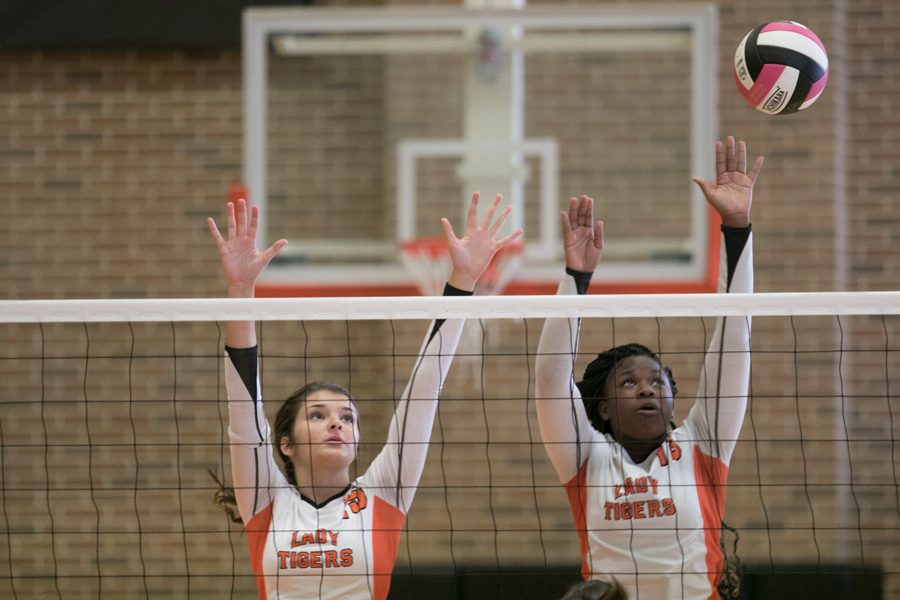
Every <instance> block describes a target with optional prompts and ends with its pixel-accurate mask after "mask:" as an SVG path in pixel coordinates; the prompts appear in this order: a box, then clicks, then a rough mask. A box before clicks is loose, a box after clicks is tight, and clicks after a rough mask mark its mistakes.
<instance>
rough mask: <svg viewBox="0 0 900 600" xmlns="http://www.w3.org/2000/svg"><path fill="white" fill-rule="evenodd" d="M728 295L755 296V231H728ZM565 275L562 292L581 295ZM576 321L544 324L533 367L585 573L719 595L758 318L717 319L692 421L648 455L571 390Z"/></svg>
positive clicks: (653, 593)
mask: <svg viewBox="0 0 900 600" xmlns="http://www.w3.org/2000/svg"><path fill="white" fill-rule="evenodd" d="M723 235H724V243H723V248H724V250H725V251H724V252H722V257H721V265H720V270H719V275H720V277H719V291H720V292H735V293H737V292H752V291H753V248H752V234H751V233H750V230H749V228H747V229H731V228H724V227H723ZM576 291H577V289H576V281H575V278H574V277H572V276H567V277H566V278H565V279H564V280H563V281H562V283H561V284H560V288H559V293H561V294H572V293H576ZM578 325H579V324H578V321H577V319H548V320H547V322H546V323H545V325H544V330H543V332H542V334H541V341H540V344H539V348H538V360H537V369H536V377H537V380H536V398H537V410H538V420H539V423H540V427H541V434H542V437H543V439H544V444H545V447H546V450H547V453H548V455H549V457H550V460H551V462H552V463H553V466H554V467H555V469H556V472H557V474H558V475H559V478H560V481H561V482H562V483H563V484H564V487H565V489H566V493H567V495H568V499H569V503H570V506H571V509H572V514H573V517H574V520H575V528H576V530H577V531H578V534H579V537H580V542H581V552H582V557H583V560H582V575H583V576H584V578H585V579H609V578H610V577H612V576H614V577H616V578H617V579H618V580H619V581H620V582H621V583H622V585H623V586H624V587H625V588H626V589H627V590H628V593H629V598H632V599H634V600H637V599H656V598H667V599H675V598H681V599H688V598H689V599H692V600H693V599H700V598H718V597H719V595H718V592H717V591H716V584H717V583H718V580H719V577H720V573H721V572H722V565H723V557H722V553H721V550H720V547H719V536H720V528H721V523H722V515H723V512H724V508H725V488H724V486H725V481H726V478H727V476H728V465H729V462H730V460H731V455H732V451H733V450H734V446H735V444H736V441H737V437H738V435H739V433H740V429H741V424H742V423H743V419H744V412H745V409H746V405H747V394H748V389H749V376H750V321H749V319H747V318H743V317H741V318H720V319H718V322H717V325H716V329H715V332H714V334H713V337H712V340H711V343H710V345H709V349H708V351H707V354H706V358H705V361H704V366H703V370H702V372H701V375H700V385H699V389H698V391H697V395H696V398H697V399H696V402H695V403H694V405H693V406H692V407H691V410H690V412H689V414H688V416H687V418H686V419H685V420H684V423H683V424H682V425H681V426H680V427H678V428H676V429H675V430H673V431H672V432H670V434H669V435H668V437H667V438H666V439H665V441H664V442H663V443H662V445H661V446H660V447H659V448H658V449H657V450H656V451H655V452H653V453H652V454H651V455H650V456H648V457H647V458H646V459H645V460H644V461H643V462H641V463H635V462H634V461H633V460H632V459H631V457H630V456H629V454H628V453H627V452H626V451H625V449H624V448H623V447H622V446H621V445H620V444H619V443H618V442H616V441H615V440H614V439H613V437H612V436H611V435H608V434H601V433H600V432H598V431H597V430H595V429H594V428H593V427H592V426H591V424H590V421H589V419H588V417H587V414H586V412H585V409H584V405H583V403H582V400H581V395H580V393H579V391H578V388H577V387H576V386H575V381H574V378H573V370H574V363H575V356H576V352H577V347H578V338H577V336H578Z"/></svg>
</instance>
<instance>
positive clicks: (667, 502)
mask: <svg viewBox="0 0 900 600" xmlns="http://www.w3.org/2000/svg"><path fill="white" fill-rule="evenodd" d="M662 508H663V514H664V515H666V516H667V517H671V516H672V515H674V514H675V513H676V512H677V511H676V510H675V501H674V500H672V499H671V498H663V500H662Z"/></svg>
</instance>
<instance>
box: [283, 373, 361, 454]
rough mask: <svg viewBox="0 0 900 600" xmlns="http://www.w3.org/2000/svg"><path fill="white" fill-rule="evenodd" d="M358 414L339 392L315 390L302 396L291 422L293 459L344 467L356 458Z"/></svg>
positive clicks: (351, 403)
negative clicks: (292, 424) (292, 422)
mask: <svg viewBox="0 0 900 600" xmlns="http://www.w3.org/2000/svg"><path fill="white" fill-rule="evenodd" d="M358 420H359V415H358V413H357V412H356V407H355V406H354V405H353V402H352V401H351V400H350V399H349V398H347V397H346V396H344V395H343V394H340V393H337V392H332V391H330V390H319V391H316V392H313V393H311V394H309V395H308V396H307V397H306V402H304V403H303V404H302V405H301V406H300V409H299V411H298V412H297V418H296V420H295V421H294V435H293V441H294V450H295V453H294V454H293V456H295V457H296V459H297V460H301V461H304V460H308V461H310V462H311V463H312V464H315V465H316V466H321V467H333V468H337V469H342V468H346V467H347V466H349V465H350V463H352V462H353V460H354V459H355V458H356V446H357V443H358V442H359V424H358Z"/></svg>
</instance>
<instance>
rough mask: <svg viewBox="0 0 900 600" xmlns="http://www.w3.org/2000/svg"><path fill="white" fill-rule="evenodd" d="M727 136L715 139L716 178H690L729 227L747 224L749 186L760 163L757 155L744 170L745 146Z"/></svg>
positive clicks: (749, 196)
mask: <svg viewBox="0 0 900 600" xmlns="http://www.w3.org/2000/svg"><path fill="white" fill-rule="evenodd" d="M736 146H737V147H735V141H734V137H733V136H730V135H729V136H728V137H727V138H726V139H725V142H724V143H722V142H716V181H715V183H711V182H709V181H704V180H703V179H701V178H699V177H692V178H691V181H693V182H694V183H696V184H697V185H698V186H699V187H700V189H701V190H702V191H703V195H704V196H706V201H707V202H709V203H710V205H711V206H712V207H713V208H715V209H716V211H717V212H718V213H719V215H720V216H721V217H722V223H723V224H725V225H728V226H730V227H747V226H748V225H749V224H750V206H751V204H753V185H754V184H755V183H756V178H757V176H758V175H759V171H760V170H761V169H762V166H763V157H762V156H757V157H756V160H755V161H754V162H753V166H752V167H751V168H750V171H749V172H748V171H747V145H746V144H745V143H744V142H743V141H739V142H737V145H736Z"/></svg>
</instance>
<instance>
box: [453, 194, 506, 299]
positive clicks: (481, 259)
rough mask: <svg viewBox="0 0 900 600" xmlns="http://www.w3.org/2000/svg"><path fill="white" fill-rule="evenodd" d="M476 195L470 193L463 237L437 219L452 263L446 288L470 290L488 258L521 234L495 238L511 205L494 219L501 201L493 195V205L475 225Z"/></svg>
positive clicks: (499, 196)
mask: <svg viewBox="0 0 900 600" xmlns="http://www.w3.org/2000/svg"><path fill="white" fill-rule="evenodd" d="M479 197H480V194H479V193H478V192H475V193H474V194H472V200H471V202H469V211H468V213H467V215H466V234H465V235H464V236H463V237H461V238H458V237H456V233H455V232H454V231H453V225H451V224H450V221H449V220H447V219H441V225H443V227H444V235H445V236H446V238H447V246H448V247H449V248H450V260H451V261H453V273H451V275H450V279H449V282H450V285H452V286H453V287H455V288H458V289H461V290H467V291H472V290H474V289H475V283H476V282H477V281H478V278H479V277H480V276H481V274H482V273H484V270H485V269H487V267H488V265H489V264H490V263H491V259H492V258H494V255H495V254H496V253H497V252H498V251H499V250H500V249H501V248H503V247H504V246H506V245H507V244H509V243H510V242H512V241H513V240H515V239H516V238H518V237H519V236H520V235H522V230H521V229H517V230H515V231H514V232H512V233H511V234H509V235H507V236H505V237H502V238H499V239H498V238H497V232H498V231H500V228H501V227H502V226H503V223H504V222H505V221H506V218H507V217H508V216H509V214H510V213H511V212H512V206H509V205H507V206H506V208H505V209H504V210H503V212H502V213H501V214H500V216H498V217H497V218H496V220H495V219H494V215H495V213H496V212H497V207H498V206H499V205H500V202H501V201H502V200H503V196H502V195H500V194H497V195H496V196H495V197H494V201H493V203H491V206H490V208H489V209H488V210H487V212H486V213H485V215H484V217H483V218H482V219H481V222H480V223H479V222H478V199H479Z"/></svg>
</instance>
